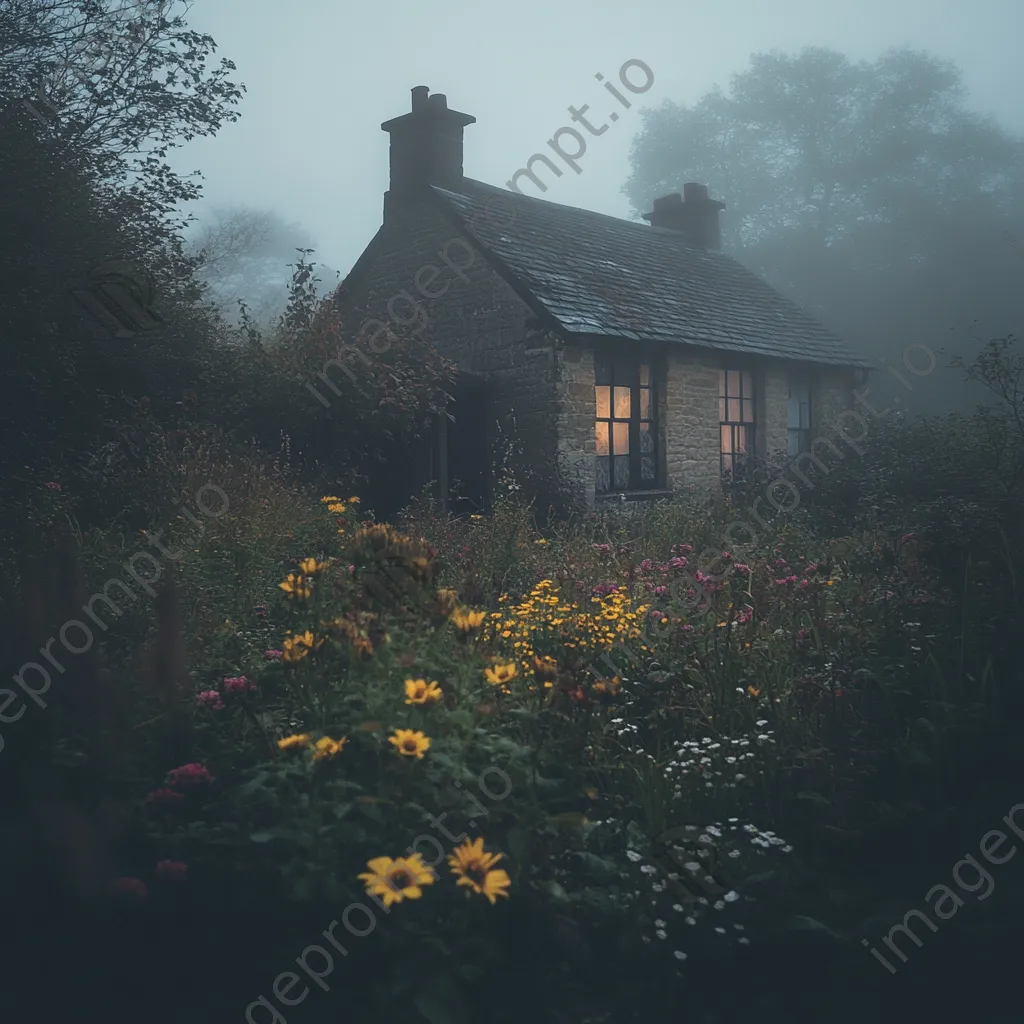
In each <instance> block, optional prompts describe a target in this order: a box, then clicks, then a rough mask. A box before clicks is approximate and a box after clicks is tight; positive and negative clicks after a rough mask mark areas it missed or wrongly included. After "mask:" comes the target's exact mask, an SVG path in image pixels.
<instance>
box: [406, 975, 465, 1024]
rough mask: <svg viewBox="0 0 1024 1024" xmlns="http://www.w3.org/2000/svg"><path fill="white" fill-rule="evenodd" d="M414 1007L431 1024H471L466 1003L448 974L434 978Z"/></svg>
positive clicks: (415, 1000)
mask: <svg viewBox="0 0 1024 1024" xmlns="http://www.w3.org/2000/svg"><path fill="white" fill-rule="evenodd" d="M413 1005H414V1006H415V1007H416V1009H417V1010H419V1012H420V1014H422V1016H423V1017H424V1018H425V1019H426V1020H428V1021H430V1024H469V1011H468V1008H467V1006H466V1001H465V999H464V998H463V995H462V993H461V992H460V991H459V988H458V986H457V985H456V984H455V982H454V981H452V979H451V977H450V976H449V975H447V974H442V975H440V976H439V977H436V978H432V979H431V980H430V981H429V982H428V983H427V985H426V987H425V988H424V989H423V990H422V991H421V992H420V993H419V995H417V996H416V998H415V999H414V1000H413Z"/></svg>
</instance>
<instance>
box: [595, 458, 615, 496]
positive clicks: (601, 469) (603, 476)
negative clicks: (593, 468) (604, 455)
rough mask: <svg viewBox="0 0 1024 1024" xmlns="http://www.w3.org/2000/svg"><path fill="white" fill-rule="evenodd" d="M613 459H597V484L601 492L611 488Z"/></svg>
mask: <svg viewBox="0 0 1024 1024" xmlns="http://www.w3.org/2000/svg"><path fill="white" fill-rule="evenodd" d="M611 461H612V460H611V459H598V460H597V482H596V485H595V486H596V488H597V491H598V493H599V494H601V493H603V492H605V491H610V490H611V486H612V481H611Z"/></svg>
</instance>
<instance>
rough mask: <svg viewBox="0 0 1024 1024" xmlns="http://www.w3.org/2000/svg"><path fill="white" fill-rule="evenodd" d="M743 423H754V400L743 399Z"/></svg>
mask: <svg viewBox="0 0 1024 1024" xmlns="http://www.w3.org/2000/svg"><path fill="white" fill-rule="evenodd" d="M743 422H744V423H753V422H754V400H753V399H752V398H744V399H743Z"/></svg>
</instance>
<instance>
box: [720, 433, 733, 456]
mask: <svg viewBox="0 0 1024 1024" xmlns="http://www.w3.org/2000/svg"><path fill="white" fill-rule="evenodd" d="M731 452H732V427H727V426H723V427H722V453H723V454H724V455H728V454H730V453H731Z"/></svg>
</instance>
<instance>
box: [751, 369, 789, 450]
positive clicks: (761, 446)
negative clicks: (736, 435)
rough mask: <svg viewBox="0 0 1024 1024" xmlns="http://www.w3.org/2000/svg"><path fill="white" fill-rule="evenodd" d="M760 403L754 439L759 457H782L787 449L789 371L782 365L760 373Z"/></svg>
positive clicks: (758, 403) (757, 409) (756, 415)
mask: <svg viewBox="0 0 1024 1024" xmlns="http://www.w3.org/2000/svg"><path fill="white" fill-rule="evenodd" d="M760 392H761V394H760V398H761V400H760V402H757V403H755V406H756V408H755V412H754V415H755V417H756V418H757V419H758V423H757V424H756V427H755V431H754V436H755V438H756V441H755V448H756V449H757V452H758V454H759V455H762V456H766V457H768V458H771V457H772V456H777V455H780V454H782V455H784V454H785V453H786V449H787V447H788V435H787V429H786V428H787V424H788V422H789V371H788V370H787V368H786V366H785V365H784V364H779V363H772V364H770V365H769V366H767V367H766V368H765V369H764V371H763V373H762V374H761V388H760Z"/></svg>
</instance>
